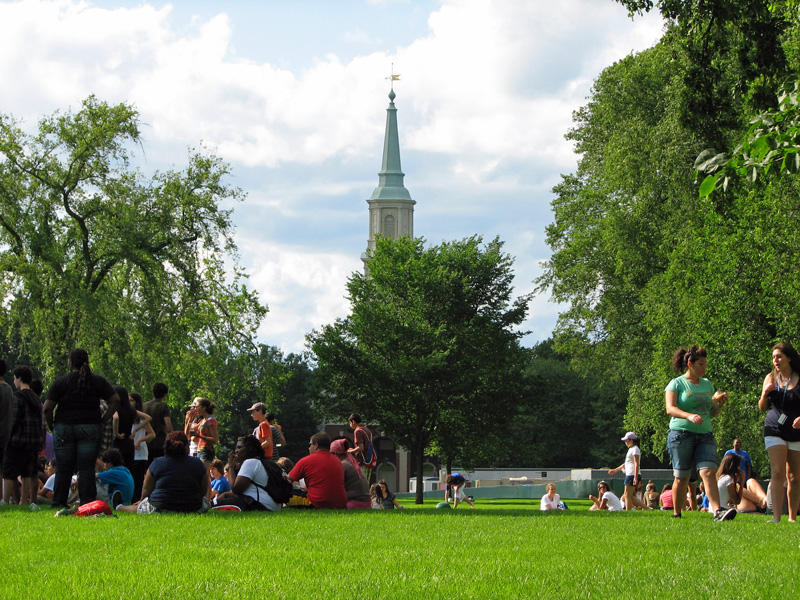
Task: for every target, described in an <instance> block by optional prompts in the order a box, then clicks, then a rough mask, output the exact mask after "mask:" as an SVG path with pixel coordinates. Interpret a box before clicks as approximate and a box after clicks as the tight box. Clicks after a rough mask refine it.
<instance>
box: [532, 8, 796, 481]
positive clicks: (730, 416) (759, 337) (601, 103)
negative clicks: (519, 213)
mask: <svg viewBox="0 0 800 600" xmlns="http://www.w3.org/2000/svg"><path fill="white" fill-rule="evenodd" d="M623 4H625V5H626V6H628V7H629V9H631V10H633V11H634V12H635V11H636V10H649V9H652V8H653V7H654V6H658V8H659V10H661V11H662V14H664V15H665V17H667V18H668V19H671V21H670V23H669V25H668V28H667V31H666V33H665V35H664V37H663V38H662V40H661V41H660V42H659V43H658V44H657V45H656V46H655V47H654V48H651V49H649V50H646V51H644V52H641V53H639V54H636V55H632V56H629V57H626V58H625V59H623V60H621V61H619V62H618V63H616V64H614V65H611V66H609V67H608V68H607V69H605V70H604V71H603V73H601V75H600V76H599V77H598V79H597V81H596V82H595V85H594V88H593V90H592V95H591V98H590V100H589V102H588V104H587V105H586V106H584V107H583V108H581V109H580V110H579V111H578V112H577V113H576V114H575V128H574V129H573V130H572V131H571V132H570V133H569V135H568V138H569V139H572V140H574V141H575V142H576V150H577V151H578V152H579V153H580V154H581V158H580V162H579V167H578V169H577V171H576V172H575V173H572V174H569V175H566V176H564V178H563V180H562V182H561V184H559V185H558V186H557V187H556V188H555V190H554V191H555V193H556V199H555V200H554V202H553V210H554V214H555V221H554V223H553V224H552V225H551V226H550V227H549V228H548V241H549V243H550V245H551V247H552V248H553V256H552V258H551V260H550V261H549V262H548V264H547V267H546V269H545V273H544V275H543V277H542V278H541V279H540V280H539V283H540V285H541V289H544V288H548V289H550V290H552V292H553V295H554V296H555V297H556V299H558V300H560V301H562V302H564V303H567V304H568V308H567V310H566V311H565V312H564V313H563V314H562V315H561V316H560V318H559V323H558V326H557V329H556V332H555V334H556V335H555V346H556V349H557V350H558V351H559V352H562V353H564V354H567V355H568V356H570V358H571V359H572V362H573V365H574V366H575V367H576V368H577V369H578V370H579V372H581V373H585V374H587V375H592V376H593V377H594V378H595V379H596V380H598V381H602V382H603V384H604V386H608V389H615V390H618V391H619V394H620V397H623V398H626V400H627V409H626V415H625V424H626V426H627V427H628V428H630V429H633V430H635V431H637V433H639V434H640V435H642V436H643V439H644V441H645V445H644V446H643V450H650V451H651V452H653V453H654V454H655V455H656V456H657V457H664V454H665V437H666V428H667V418H666V416H665V414H664V393H663V390H664V386H665V385H666V382H667V381H668V380H669V378H670V377H672V376H673V374H672V373H670V371H669V360H670V356H671V354H672V352H673V351H674V350H675V349H676V348H677V347H678V346H680V345H686V344H691V343H699V344H701V345H704V346H706V347H707V348H708V349H709V352H710V359H709V376H710V377H711V379H712V381H714V383H715V384H716V385H717V386H718V387H720V388H724V389H728V390H729V391H730V392H731V394H732V397H733V401H732V402H731V403H730V404H729V405H728V407H726V410H725V411H723V413H722V415H721V416H720V417H719V418H718V419H717V422H716V424H715V432H716V433H717V438H718V440H719V443H720V445H721V446H724V445H727V444H728V443H730V441H731V439H732V438H733V437H735V436H739V437H742V439H743V441H744V443H745V444H746V445H749V447H750V449H752V450H755V453H754V454H755V456H754V458H755V460H756V464H757V468H758V465H759V464H761V465H762V466H763V465H764V464H765V457H764V456H763V452H762V451H760V450H759V446H760V444H757V443H756V440H757V438H758V437H759V436H758V429H759V427H760V423H761V419H762V417H761V416H760V415H759V414H758V411H757V409H755V408H754V404H755V401H754V398H756V397H757V392H758V389H759V387H760V380H761V377H762V376H763V373H764V372H765V371H766V370H767V369H768V368H769V361H768V358H769V348H770V346H771V345H772V344H773V343H774V342H775V341H778V340H797V338H798V334H800V327H799V325H800V324H799V323H798V320H797V318H796V316H795V315H794V310H793V307H794V306H796V304H797V301H798V298H800V294H799V293H800V289H798V285H797V282H796V281H794V279H795V278H794V277H793V276H792V275H791V274H792V273H794V272H795V271H796V269H797V267H798V266H799V265H798V264H797V258H796V252H795V251H794V249H796V248H797V246H798V243H800V239H799V238H800V236H798V233H797V232H796V227H794V222H795V221H796V215H797V211H798V208H800V206H798V201H797V197H798V194H797V192H798V183H797V182H796V181H794V178H771V177H770V178H768V181H762V180H761V179H762V178H759V180H760V181H759V182H757V184H756V185H755V186H752V187H751V186H747V185H746V184H745V183H744V182H742V181H740V180H739V179H738V178H737V179H734V178H731V180H730V182H729V185H728V187H727V190H724V191H722V190H720V192H719V193H715V194H713V195H708V194H703V195H701V196H698V191H697V183H696V182H694V181H692V164H693V162H694V161H695V158H696V157H697V156H698V155H699V154H700V153H701V152H702V150H703V149H705V148H709V146H715V147H723V148H727V147H733V144H735V143H736V142H737V141H738V140H741V139H742V138H743V136H745V135H747V134H746V132H747V128H748V123H750V121H751V120H753V118H754V117H756V116H757V115H759V114H762V113H763V111H767V112H766V113H765V114H767V115H768V116H773V115H775V114H776V111H780V110H782V108H781V107H778V106H776V105H775V100H774V94H772V93H771V92H770V90H772V89H776V82H779V81H782V80H783V79H784V78H786V77H787V76H790V77H791V79H792V80H795V79H796V76H795V75H794V73H793V71H792V68H793V67H791V65H792V64H795V65H796V64H797V63H796V61H794V63H793V62H792V61H791V60H789V58H790V57H797V56H798V55H800V53H799V52H798V48H800V43H798V22H797V17H796V14H794V13H793V12H792V10H794V9H791V10H790V8H789V7H788V4H786V5H785V6H783V5H782V3H778V2H743V1H737V0H725V1H723V2H684V1H673V2H668V1H666V0H665V1H663V2H635V1H634V2H623ZM791 4H794V3H791ZM787 57H789V58H787ZM767 92H770V93H767ZM792 101H793V99H792V98H791V97H790V98H789V100H787V104H786V106H785V107H784V108H785V110H784V112H785V113H786V115H784V116H785V117H786V119H784V120H783V121H782V123H784V124H790V123H791V120H792V119H793V118H794V117H793V116H792V114H793V111H794V109H793V108H791V106H790V104H791V102H792ZM781 131H783V130H781ZM787 131H788V129H787ZM751 133H755V134H756V135H755V136H754V137H753V138H752V140H751V141H752V144H751V147H750V149H748V151H747V152H748V153H749V156H750V157H755V156H756V153H755V150H754V149H753V146H757V147H758V148H762V147H765V148H767V153H768V152H769V150H770V148H769V145H770V144H771V142H770V143H767V145H766V146H765V145H764V144H763V143H762V142H761V141H758V135H759V134H758V133H757V132H756V131H752V132H751ZM776 139H777V138H776ZM785 148H786V154H787V155H789V156H790V158H791V153H792V151H791V144H789V145H788V146H785ZM765 156H766V154H765V155H764V156H762V158H764V157H765ZM711 158H713V156H711V155H709V154H706V155H704V157H703V160H707V159H711ZM770 158H771V159H774V160H782V159H783V157H780V159H778V158H777V155H776V154H773V155H771V157H770ZM699 162H700V164H701V165H702V162H703V161H699ZM773 164H774V163H773ZM773 168H774V167H773ZM720 187H722V186H720Z"/></svg>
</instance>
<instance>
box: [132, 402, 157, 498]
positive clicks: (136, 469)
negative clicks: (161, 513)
mask: <svg viewBox="0 0 800 600" xmlns="http://www.w3.org/2000/svg"><path fill="white" fill-rule="evenodd" d="M129 398H130V402H131V407H132V408H133V409H134V410H135V411H136V421H135V422H134V423H133V427H132V428H131V437H132V438H133V469H131V475H133V486H134V487H133V499H134V500H139V499H140V498H141V497H142V484H143V483H144V474H145V473H146V472H147V467H148V464H149V461H148V460H147V457H148V454H149V447H148V446H147V444H148V443H149V442H151V441H152V440H154V439H155V437H156V432H155V430H154V429H153V426H152V425H151V424H150V421H151V419H150V415H148V414H147V413H145V412H144V410H143V406H142V395H141V394H139V393H137V392H131V393H130V395H129Z"/></svg>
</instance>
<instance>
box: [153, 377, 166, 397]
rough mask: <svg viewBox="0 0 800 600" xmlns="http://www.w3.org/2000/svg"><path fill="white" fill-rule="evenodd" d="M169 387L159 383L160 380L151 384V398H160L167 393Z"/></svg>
mask: <svg viewBox="0 0 800 600" xmlns="http://www.w3.org/2000/svg"><path fill="white" fill-rule="evenodd" d="M168 391H169V388H168V387H167V384H166V383H161V382H160V381H159V382H158V383H156V384H154V385H153V398H156V399H159V400H160V399H161V398H163V397H164V396H166V395H167V392H168Z"/></svg>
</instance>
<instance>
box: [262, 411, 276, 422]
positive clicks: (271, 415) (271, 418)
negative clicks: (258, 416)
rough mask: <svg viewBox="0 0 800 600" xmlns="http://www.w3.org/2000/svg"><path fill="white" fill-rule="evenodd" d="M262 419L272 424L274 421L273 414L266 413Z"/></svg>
mask: <svg viewBox="0 0 800 600" xmlns="http://www.w3.org/2000/svg"><path fill="white" fill-rule="evenodd" d="M264 418H265V419H266V420H267V421H269V422H270V423H272V422H273V421H274V420H275V413H271V412H268V413H267V414H266V415H264Z"/></svg>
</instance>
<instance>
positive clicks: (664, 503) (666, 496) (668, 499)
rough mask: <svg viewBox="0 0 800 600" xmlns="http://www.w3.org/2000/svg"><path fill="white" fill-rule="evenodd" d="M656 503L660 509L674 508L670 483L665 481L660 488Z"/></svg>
mask: <svg viewBox="0 0 800 600" xmlns="http://www.w3.org/2000/svg"><path fill="white" fill-rule="evenodd" d="M658 503H659V504H660V505H661V510H674V508H675V503H674V502H673V499H672V484H671V483H665V484H664V487H662V488H661V495H660V496H659V497H658Z"/></svg>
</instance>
